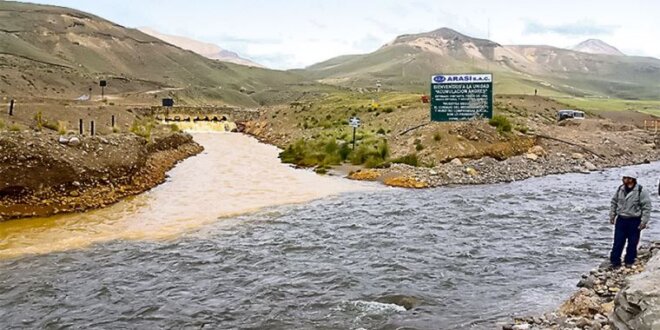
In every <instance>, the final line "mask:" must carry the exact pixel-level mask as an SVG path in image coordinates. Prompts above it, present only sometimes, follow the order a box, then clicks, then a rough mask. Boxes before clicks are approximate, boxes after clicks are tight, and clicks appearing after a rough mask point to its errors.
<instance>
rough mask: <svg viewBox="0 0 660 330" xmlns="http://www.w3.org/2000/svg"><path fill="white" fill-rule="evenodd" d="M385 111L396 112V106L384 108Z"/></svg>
mask: <svg viewBox="0 0 660 330" xmlns="http://www.w3.org/2000/svg"><path fill="white" fill-rule="evenodd" d="M383 112H384V113H391V112H394V108H392V107H387V108H384V109H383Z"/></svg>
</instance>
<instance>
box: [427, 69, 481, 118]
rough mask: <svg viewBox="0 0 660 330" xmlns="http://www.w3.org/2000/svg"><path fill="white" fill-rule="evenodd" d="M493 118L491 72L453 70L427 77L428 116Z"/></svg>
mask: <svg viewBox="0 0 660 330" xmlns="http://www.w3.org/2000/svg"><path fill="white" fill-rule="evenodd" d="M475 117H484V118H493V75H492V74H490V73H488V74H454V75H434V76H432V77H431V120H432V121H466V120H471V119H473V118H475Z"/></svg>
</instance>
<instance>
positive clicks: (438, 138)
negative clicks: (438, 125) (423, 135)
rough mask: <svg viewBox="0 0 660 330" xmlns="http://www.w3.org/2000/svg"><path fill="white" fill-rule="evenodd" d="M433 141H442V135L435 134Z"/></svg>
mask: <svg viewBox="0 0 660 330" xmlns="http://www.w3.org/2000/svg"><path fill="white" fill-rule="evenodd" d="M433 140H434V141H436V142H438V141H440V140H442V135H440V132H435V134H433Z"/></svg>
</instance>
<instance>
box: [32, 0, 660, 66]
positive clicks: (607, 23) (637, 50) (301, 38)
mask: <svg viewBox="0 0 660 330" xmlns="http://www.w3.org/2000/svg"><path fill="white" fill-rule="evenodd" d="M37 2H40V3H48V4H56V5H61V6H66V7H73V8H76V9H80V10H83V11H87V12H90V13H93V14H95V15H98V16H101V17H103V18H106V19H109V20H111V21H114V22H116V23H119V24H121V25H124V26H127V27H143V26H145V27H151V28H154V29H156V30H158V31H160V32H162V33H166V34H175V35H182V36H186V37H190V38H194V39H197V40H201V41H205V42H211V43H215V44H217V45H219V46H220V47H222V48H225V49H228V50H232V51H236V52H238V53H239V54H241V55H242V56H244V57H247V58H250V59H252V60H255V61H256V62H259V63H261V64H264V65H266V66H268V67H271V68H277V69H290V68H299V67H305V66H308V65H311V64H314V63H316V62H320V61H323V60H326V59H329V58H331V57H334V56H338V55H344V54H356V53H367V52H371V51H374V50H376V49H378V47H380V46H381V45H382V44H384V43H386V42H388V41H391V40H392V39H394V38H395V37H396V36H397V35H400V34H406V33H418V32H426V31H431V30H435V29H437V28H440V27H449V28H452V29H455V30H457V31H459V32H462V33H464V34H467V35H470V36H473V37H480V38H487V37H489V36H490V39H491V40H493V41H495V42H498V43H501V44H546V45H552V46H558V47H568V46H572V45H575V44H577V43H579V42H580V41H583V40H585V39H588V38H598V39H602V40H604V41H605V42H607V43H610V44H611V45H613V46H615V47H617V48H619V49H620V50H621V51H623V52H624V53H626V54H631V55H641V56H653V57H658V58H660V42H658V40H660V19H658V17H657V16H658V14H660V1H655V0H626V1H613V0H600V1H595V0H556V1H530V0H527V1H521V0H513V1H494V0H469V1H468V0H455V1H445V0H411V1H406V0H398V1H397V0H382V1H377V0H287V1H284V0H252V1H238V0H236V1H234V0H217V1H211V0H208V1H207V0H187V1H178V0H177V1H175V0H172V1H170V0H139V1H137V0H130V1H128V0H111V1H110V0H94V1H89V0H39V1H37Z"/></svg>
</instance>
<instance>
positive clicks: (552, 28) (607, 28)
mask: <svg viewBox="0 0 660 330" xmlns="http://www.w3.org/2000/svg"><path fill="white" fill-rule="evenodd" d="M618 28H619V26H616V25H598V24H595V23H592V22H575V23H567V24H557V25H547V24H540V23H536V22H532V21H527V22H526V23H525V29H524V30H523V33H524V34H549V33H553V34H560V35H565V36H593V35H611V34H613V33H614V32H615V31H616V30H617V29H618Z"/></svg>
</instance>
